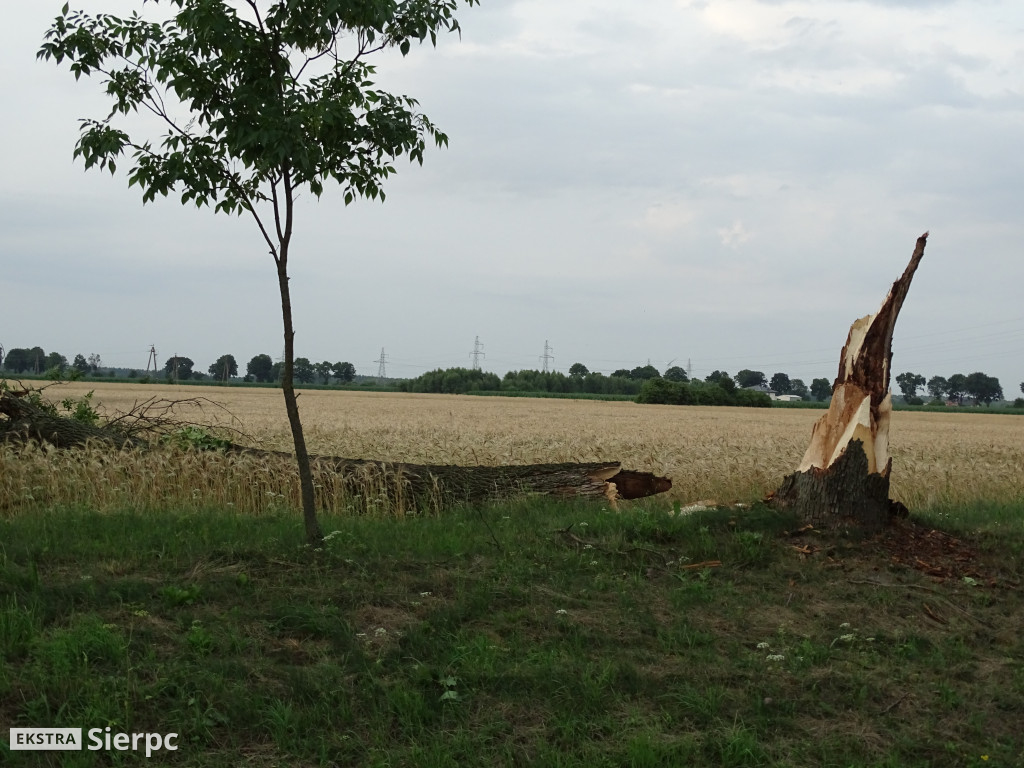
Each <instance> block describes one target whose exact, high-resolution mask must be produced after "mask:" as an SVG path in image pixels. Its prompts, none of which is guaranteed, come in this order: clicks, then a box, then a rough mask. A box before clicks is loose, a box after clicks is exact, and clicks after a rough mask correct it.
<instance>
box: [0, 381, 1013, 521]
mask: <svg viewBox="0 0 1024 768" xmlns="http://www.w3.org/2000/svg"><path fill="white" fill-rule="evenodd" d="M89 389H95V391H96V395H95V398H94V400H95V401H96V402H97V403H99V404H100V405H101V406H103V407H105V408H107V409H108V410H120V411H125V410H128V409H129V408H131V406H132V404H133V403H134V402H136V401H140V400H144V399H147V398H149V397H152V396H154V395H158V396H161V397H171V398H173V397H193V396H195V395H200V394H201V395H204V396H206V397H208V398H210V399H211V400H214V401H217V402H220V403H222V404H223V405H224V406H226V407H227V408H228V409H229V410H230V411H231V412H232V413H233V414H234V416H235V417H236V418H237V420H238V421H239V423H240V426H241V429H242V430H243V431H244V432H246V433H248V434H251V435H253V436H255V438H257V439H258V441H259V442H260V443H261V445H262V446H263V447H266V448H272V449H277V450H288V449H289V448H290V436H289V431H288V424H287V420H286V417H285V413H284V407H283V403H282V402H281V395H280V392H278V391H276V390H272V389H242V388H217V387H203V388H197V387H187V388H185V387H179V388H174V387H164V386H157V385H138V386H131V385H109V384H106V385H104V384H98V385H95V386H92V387H90V386H88V385H84V384H82V383H76V384H73V385H68V386H67V387H63V388H61V389H60V390H59V391H57V392H55V393H54V396H55V397H67V396H80V395H83V394H85V393H86V392H87V391H89ZM51 391H52V390H51ZM300 407H301V409H302V416H303V421H304V424H305V425H306V429H307V438H308V442H309V447H310V450H311V451H312V452H314V453H319V454H323V455H334V456H343V457H347V458H364V459H372V460H375V461H407V462H411V463H419V464H460V465H472V464H486V465H500V464H531V463H545V462H563V461H606V460H617V461H621V462H622V463H623V464H624V465H625V466H628V467H629V468H631V469H636V470H644V471H650V472H655V473H657V474H661V475H667V476H669V477H671V478H672V480H673V483H674V488H673V490H672V492H671V493H670V494H669V495H668V498H667V500H678V501H681V502H689V501H693V500H696V499H709V498H710V499H716V500H719V501H722V502H729V501H753V500H756V499H758V498H761V497H763V496H764V495H765V494H766V493H767V492H769V491H771V490H773V489H775V488H776V487H778V485H779V483H780V481H781V479H782V477H783V476H784V475H786V474H788V473H790V472H792V471H794V469H795V468H796V466H797V464H798V463H799V461H800V458H801V456H802V455H803V451H804V449H805V448H806V445H807V441H808V439H809V436H810V430H811V425H812V424H813V423H814V421H815V419H816V417H817V416H819V415H820V414H819V413H818V412H817V411H813V410H789V409H771V410H767V409H766V410H762V409H739V408H710V407H677V406H641V405H637V404H635V403H628V402H596V401H579V400H569V401H566V400H542V399H520V398H482V397H467V396H444V395H386V394H379V393H364V392H338V391H327V390H310V391H305V392H303V393H302V397H301V398H300ZM180 415H181V416H183V417H187V418H193V419H195V420H196V421H197V422H199V423H202V422H203V420H204V418H209V415H208V413H207V414H204V413H203V412H202V411H200V410H198V409H197V411H196V413H194V414H189V413H183V414H180ZM890 437H891V439H892V445H891V452H892V455H893V484H892V489H893V496H894V497H895V498H897V499H899V500H900V501H903V502H904V503H905V504H906V505H907V506H908V507H910V508H911V509H917V508H923V507H928V506H934V505H936V504H956V503H960V502H963V503H968V502H973V501H977V500H979V499H985V500H991V501H1019V500H1021V499H1024V472H1022V471H1021V467H1022V466H1024V419H1022V418H1017V417H1013V416H998V415H987V414H969V413H951V414H931V413H908V412H897V413H896V414H895V415H894V418H893V423H892V427H891V430H890ZM357 480H358V482H356V483H353V484H348V485H346V484H343V483H342V481H341V478H340V477H339V476H337V475H335V474H333V473H329V472H323V471H320V472H318V473H317V477H316V483H317V486H318V491H319V498H320V502H321V506H322V508H324V509H327V510H329V511H331V512H337V513H370V514H375V515H393V514H399V513H404V512H406V511H408V510H407V509H406V506H407V503H408V499H407V498H406V497H405V496H404V495H403V493H404V491H403V486H402V484H401V483H400V482H396V480H395V478H393V477H389V476H386V475H384V474H382V473H381V472H380V471H377V470H376V469H375V467H373V466H369V467H367V468H366V469H365V470H364V474H363V476H362V477H360V478H358V479H357ZM51 504H83V505H88V506H90V507H92V508H95V509H99V510H115V509H124V508H126V507H131V508H140V509H151V508H174V509H202V508H209V507H234V508H236V509H238V510H240V511H244V512H247V513H251V514H262V513H266V512H272V511H278V510H281V509H295V508H296V507H297V506H298V481H297V475H296V472H295V470H294V467H293V466H292V463H291V462H290V461H270V462H268V461H265V460H262V459H258V458H255V457H251V456H238V455H224V454H220V453H216V452H190V451H172V450H160V451H149V452H139V451H125V452H120V453H112V452H110V450H109V449H107V448H103V447H93V448H91V449H89V450H85V451H57V450H54V449H49V448H44V447H38V446H28V447H14V446H11V445H7V446H4V447H0V515H13V514H18V513H19V512H21V511H26V510H31V509H35V508H38V507H39V506H40V505H51ZM438 504H439V502H438V500H437V499H434V500H432V502H431V503H429V504H428V505H427V506H428V507H429V511H436V510H437V507H438ZM425 511H426V510H425Z"/></svg>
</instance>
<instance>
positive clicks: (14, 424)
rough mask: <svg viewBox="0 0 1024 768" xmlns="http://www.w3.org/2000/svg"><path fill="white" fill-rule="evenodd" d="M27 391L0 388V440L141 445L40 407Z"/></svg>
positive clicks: (61, 444)
mask: <svg viewBox="0 0 1024 768" xmlns="http://www.w3.org/2000/svg"><path fill="white" fill-rule="evenodd" d="M29 394H30V393H29V391H28V390H21V391H14V392H12V391H10V390H2V391H0V415H3V416H6V417H7V420H6V421H0V440H25V439H30V440H35V441H38V442H43V443H50V444H51V445H55V446H57V447H58V448H81V447H84V446H85V445H86V444H87V443H88V442H90V441H94V442H97V443H101V444H106V445H112V446H113V447H115V448H117V449H119V450H120V449H121V448H128V447H141V446H143V445H145V443H144V441H142V440H139V439H138V438H136V437H132V436H130V435H124V434H122V433H120V432H118V431H117V430H113V429H104V428H103V427H98V426H95V425H93V424H89V423H86V422H84V421H76V420H75V419H70V418H65V417H63V416H60V415H58V414H57V413H54V412H52V411H49V410H47V409H45V408H40V407H39V406H37V405H35V404H34V403H33V402H32V399H31V398H30V397H28V395H29Z"/></svg>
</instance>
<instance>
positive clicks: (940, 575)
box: [864, 520, 995, 586]
mask: <svg viewBox="0 0 1024 768" xmlns="http://www.w3.org/2000/svg"><path fill="white" fill-rule="evenodd" d="M864 546H865V547H879V548H881V549H882V550H883V551H885V552H886V553H887V554H888V555H889V561H890V562H891V563H892V565H894V566H897V567H903V568H912V569H914V570H916V571H921V572H922V573H926V574H928V575H929V576H931V577H933V578H935V579H940V580H943V581H944V580H946V579H962V578H963V577H965V576H967V577H970V578H974V579H978V580H979V581H986V582H988V581H991V582H992V586H995V579H994V578H992V577H986V576H985V575H984V574H983V570H984V566H983V564H982V563H981V562H980V554H979V552H978V549H977V547H975V546H974V545H972V544H971V543H969V542H967V541H965V540H963V539H959V538H957V537H955V536H952V535H950V534H948V533H945V532H943V531H939V530H936V529H934V528H930V527H928V526H922V525H920V524H918V523H915V522H913V521H911V520H900V521H897V522H896V523H895V524H893V525H891V526H889V527H888V528H886V529H885V530H884V531H882V532H881V533H880V534H878V535H877V536H875V537H874V538H872V539H869V540H868V541H866V542H864Z"/></svg>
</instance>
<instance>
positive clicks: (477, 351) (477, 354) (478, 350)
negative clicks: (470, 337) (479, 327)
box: [469, 336, 487, 371]
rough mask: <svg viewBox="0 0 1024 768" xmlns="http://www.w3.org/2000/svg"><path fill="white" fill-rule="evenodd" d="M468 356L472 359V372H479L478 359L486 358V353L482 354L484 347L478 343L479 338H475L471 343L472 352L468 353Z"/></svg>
mask: <svg viewBox="0 0 1024 768" xmlns="http://www.w3.org/2000/svg"><path fill="white" fill-rule="evenodd" d="M469 356H470V357H472V358H473V370H474V371H479V370H480V358H481V357H487V353H486V352H484V345H483V344H481V343H480V337H479V336H477V337H476V341H474V342H473V351H472V352H470V353H469Z"/></svg>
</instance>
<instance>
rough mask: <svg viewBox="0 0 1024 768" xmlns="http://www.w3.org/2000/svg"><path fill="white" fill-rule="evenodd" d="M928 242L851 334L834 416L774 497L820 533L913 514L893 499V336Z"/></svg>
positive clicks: (818, 427)
mask: <svg viewBox="0 0 1024 768" xmlns="http://www.w3.org/2000/svg"><path fill="white" fill-rule="evenodd" d="M927 241H928V233H927V232H925V233H924V234H923V235H921V237H919V238H918V239H917V246H916V247H915V248H914V254H913V256H911V258H910V264H908V265H907V268H906V270H904V272H903V275H902V276H901V277H900V279H899V280H897V281H896V282H895V283H893V285H892V289H891V290H890V291H889V295H888V296H886V299H885V301H884V302H883V303H882V307H881V309H879V310H878V312H877V313H876V314H874V315H868V316H867V317H862V318H861V319H860V320H857V321H856V322H855V323H854V324H853V325H852V326H851V327H850V333H849V335H848V336H847V338H846V344H845V346H844V347H843V351H842V353H841V354H840V357H839V376H838V378H837V379H836V380H835V383H834V384H833V385H832V402H831V404H830V406H829V409H828V412H827V413H826V414H825V415H824V416H822V417H821V419H819V420H818V423H817V424H815V425H814V430H813V431H812V433H811V443H810V445H809V446H808V447H807V452H806V453H805V454H804V458H803V461H802V462H801V463H800V466H799V467H798V468H797V471H796V472H795V473H793V474H792V475H789V476H787V477H786V478H785V479H784V480H783V482H782V486H781V487H780V488H779V489H778V490H777V491H775V493H773V494H772V495H771V496H770V497H769V501H770V502H771V503H772V504H773V505H775V506H777V507H780V508H786V509H791V510H793V511H795V512H796V513H797V514H798V515H799V516H800V518H801V519H803V520H804V521H806V522H808V523H811V524H812V525H814V526H816V527H819V528H843V527H858V528H862V529H865V530H877V529H879V528H881V527H883V526H884V525H886V524H887V523H888V522H889V521H890V520H891V519H892V517H893V516H895V515H905V514H906V509H905V508H904V507H903V505H902V504H899V503H898V502H894V501H891V500H890V499H889V474H890V471H891V470H892V458H891V457H890V456H889V418H890V415H891V413H892V396H891V394H890V392H889V377H890V373H891V371H890V365H891V363H892V334H893V329H894V328H895V326H896V318H897V316H898V315H899V312H900V308H901V307H902V306H903V301H904V299H906V297H907V291H908V290H909V289H910V281H911V280H912V279H913V277H914V272H915V271H916V270H917V266H918V264H920V263H921V259H922V257H923V256H924V248H925V245H926V243H927Z"/></svg>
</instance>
